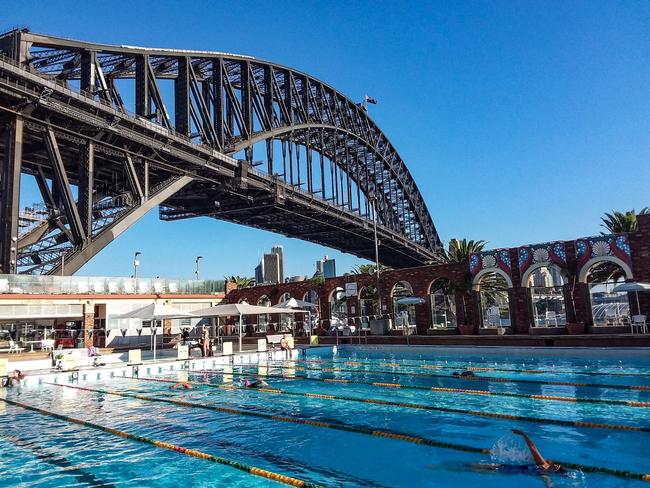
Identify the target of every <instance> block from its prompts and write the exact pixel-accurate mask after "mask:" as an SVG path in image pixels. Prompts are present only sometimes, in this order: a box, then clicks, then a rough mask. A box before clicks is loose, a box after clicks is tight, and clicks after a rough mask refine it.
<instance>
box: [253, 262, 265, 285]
mask: <svg viewBox="0 0 650 488" xmlns="http://www.w3.org/2000/svg"><path fill="white" fill-rule="evenodd" d="M255 283H257V284H258V285H259V284H261V283H264V261H260V264H258V265H257V266H256V267H255Z"/></svg>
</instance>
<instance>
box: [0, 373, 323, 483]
mask: <svg viewBox="0 0 650 488" xmlns="http://www.w3.org/2000/svg"><path fill="white" fill-rule="evenodd" d="M45 384H47V385H55V386H71V385H57V384H56V383H45ZM90 391H93V390H90ZM95 391H100V390H95ZM0 401H3V402H5V403H6V404H9V405H13V406H15V407H20V408H23V409H25V410H29V411H32V412H36V413H39V414H41V415H45V416H47V417H52V418H55V419H57V420H63V421H65V422H69V423H72V424H77V425H81V426H83V427H88V428H91V429H96V430H100V431H102V432H106V433H107V434H112V435H115V436H118V437H122V438H124V439H130V440H133V441H138V442H142V443H144V444H151V445H153V446H156V447H159V448H161V449H167V450H170V451H174V452H178V453H180V454H184V455H186V456H191V457H195V458H199V459H205V460H206V461H211V462H214V463H218V464H223V465H224V466H229V467H231V468H235V469H238V470H239V471H243V472H245V473H249V474H251V475H254V476H260V477H262V478H267V479H270V480H273V481H278V482H280V483H284V484H286V485H290V486H301V487H304V488H322V487H321V485H318V484H316V483H311V482H308V481H304V480H301V479H298V478H292V477H291V476H285V475H283V474H279V473H274V472H272V471H268V470H266V469H261V468H257V467H255V466H249V465H247V464H244V463H240V462H238V461H232V460H230V459H226V458H222V457H219V456H213V455H212V454H208V453H205V452H202V451H197V450H195V449H188V448H185V447H181V446H177V445H175V444H170V443H169V442H163V441H159V440H156V439H150V438H148V437H143V436H139V435H135V434H131V433H129V432H125V431H122V430H118V429H113V428H111V427H106V426H103V425H99V424H95V423H93V422H88V421H87V420H82V419H78V418H74V417H69V416H67V415H63V414H60V413H55V412H50V411H48V410H43V409H42V408H38V407H34V406H32V405H27V404H25V403H21V402H17V401H14V400H9V399H7V398H0Z"/></svg>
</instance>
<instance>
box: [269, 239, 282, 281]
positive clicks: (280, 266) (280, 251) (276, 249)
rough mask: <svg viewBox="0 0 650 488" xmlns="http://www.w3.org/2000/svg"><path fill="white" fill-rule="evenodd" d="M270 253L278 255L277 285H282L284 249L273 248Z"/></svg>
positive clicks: (280, 247) (279, 247)
mask: <svg viewBox="0 0 650 488" xmlns="http://www.w3.org/2000/svg"><path fill="white" fill-rule="evenodd" d="M271 252H272V253H274V254H277V255H278V281H277V282H278V283H284V248H283V247H282V246H278V245H276V246H273V247H272V248H271Z"/></svg>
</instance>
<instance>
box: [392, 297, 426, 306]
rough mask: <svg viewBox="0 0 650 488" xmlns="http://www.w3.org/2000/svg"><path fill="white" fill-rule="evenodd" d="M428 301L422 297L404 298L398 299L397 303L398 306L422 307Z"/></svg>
mask: <svg viewBox="0 0 650 488" xmlns="http://www.w3.org/2000/svg"><path fill="white" fill-rule="evenodd" d="M424 302H426V300H425V299H424V298H420V297H404V298H398V299H397V300H396V301H395V303H397V304H398V305H422V304H423V303H424Z"/></svg>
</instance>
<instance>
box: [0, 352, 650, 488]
mask: <svg viewBox="0 0 650 488" xmlns="http://www.w3.org/2000/svg"><path fill="white" fill-rule="evenodd" d="M467 369H472V371H474V372H475V374H476V375H477V376H478V377H477V378H474V379H464V378H455V377H453V376H452V374H453V373H454V372H461V371H464V370H467ZM260 376H262V377H265V380H266V382H267V383H268V384H269V389H273V390H281V391H282V393H280V392H277V391H258V390H256V389H250V388H231V387H228V388H223V387H222V388H219V386H229V385H230V386H233V385H234V386H240V385H242V380H243V379H250V380H256V379H258V378H259V377H260ZM154 379H157V380H159V381H154ZM333 379H334V380H346V382H341V381H323V380H333ZM160 380H164V381H160ZM185 380H187V381H190V382H192V383H204V385H195V387H194V388H193V389H189V390H186V389H173V390H170V388H169V387H170V386H171V385H172V384H173V382H175V381H185ZM557 383H571V384H557ZM577 383H581V384H589V385H590V386H576V384H577ZM396 384H399V385H402V386H404V387H396V386H395V385H396ZM210 385H211V386H210ZM601 385H602V386H601ZM70 386H82V387H83V388H85V389H77V388H71V387H68V386H64V385H49V384H43V385H39V386H38V387H21V388H17V389H12V390H8V391H6V392H5V393H4V396H5V398H6V399H7V400H10V401H12V402H18V403H21V404H25V405H30V406H34V407H37V408H40V409H42V410H47V411H50V412H54V413H57V414H61V415H64V416H68V417H74V418H76V419H81V420H85V421H89V422H93V423H96V424H100V425H102V426H104V427H110V428H113V429H118V430H120V431H125V432H128V433H131V434H135V435H138V436H142V437H145V438H149V439H156V440H159V441H163V442H167V443H171V444H174V445H179V446H182V447H184V448H188V449H195V450H200V451H202V452H204V453H208V454H210V455H214V456H219V457H221V458H225V459H228V460H232V461H236V462H239V463H243V464H245V465H247V466H254V467H257V468H260V469H263V470H268V471H271V472H274V473H281V474H283V475H287V476H291V477H294V478H297V479H300V480H305V481H308V482H313V483H317V484H320V485H323V486H373V487H374V486H392V487H402V486H403V487H414V486H459V487H469V486H476V485H479V484H480V485H481V486H482V487H503V486H506V485H509V486H513V487H514V486H517V487H518V486H541V487H545V486H557V487H565V486H566V487H605V488H608V487H620V486H637V485H638V486H643V485H646V484H647V483H644V482H643V481H640V480H635V479H629V478H625V477H617V476H613V475H611V474H605V473H594V472H589V470H583V471H581V470H580V469H570V470H568V473H566V474H547V475H544V476H542V475H541V473H540V472H539V471H537V470H535V469H527V468H525V467H521V466H520V467H518V466H519V465H530V464H531V462H532V461H531V457H530V455H529V454H528V450H527V449H526V448H525V446H524V444H523V442H522V441H521V439H520V438H519V437H518V436H516V435H515V434H513V433H512V432H511V429H521V430H523V431H525V432H526V433H527V434H528V435H529V436H530V438H531V439H532V440H533V441H534V442H535V444H536V445H537V447H538V448H539V450H540V451H541V453H542V454H543V455H544V456H545V457H546V458H549V459H552V460H554V461H559V462H565V463H573V464H578V465H585V466H591V467H599V468H608V469H613V470H622V471H631V472H634V473H648V472H650V461H649V460H648V455H647V452H646V446H647V445H648V441H650V355H648V353H646V352H644V351H642V350H637V349H630V350H622V349H619V350H607V351H603V350H598V351H582V350H577V349H573V350H554V349H549V350H545V349H506V348H475V349H473V350H468V349H454V348H433V347H412V348H408V349H407V348H405V347H393V348H390V347H383V348H380V347H374V348H371V347H362V346H359V347H356V346H355V347H351V346H346V347H339V348H338V351H337V352H336V353H335V354H334V353H333V351H332V348H331V347H322V348H314V349H310V350H308V351H306V354H304V355H301V356H300V359H299V360H297V361H272V362H268V363H266V364H263V365H260V366H259V367H258V366H256V365H244V366H233V367H230V368H226V370H225V371H224V370H219V369H217V370H215V371H211V372H192V371H185V372H178V371H177V372H170V373H167V374H162V375H156V376H155V377H151V379H149V377H147V376H143V375H142V374H141V375H140V378H138V379H131V378H123V379H122V378H120V379H111V380H106V381H87V382H81V383H79V384H77V383H73V384H70ZM406 386H408V387H417V388H406ZM639 387H648V388H647V389H643V388H639ZM431 388H436V389H437V390H431ZM114 392H119V393H122V394H123V396H120V395H115V394H112V393H114ZM133 394H138V395H140V396H141V398H135V397H133V396H127V395H133ZM513 394H514V395H513ZM308 395H311V396H308ZM313 395H320V396H313ZM327 396H330V397H327ZM142 397H144V398H142ZM331 397H339V398H331ZM341 397H345V399H341ZM550 397H561V398H563V399H564V400H558V399H553V398H550ZM569 398H570V399H575V398H578V399H587V401H568V400H567V399H569ZM152 399H159V400H164V401H153V400H152ZM353 399H355V400H356V401H353ZM361 400H366V401H367V402H362V401H361ZM174 401H182V402H185V405H179V404H178V403H176V404H175V403H173V402H174ZM369 402H370V403H369ZM380 402H385V403H388V404H381V403H380ZM629 402H632V403H629ZM644 402H649V403H647V405H644ZM188 403H191V404H194V405H187V404H188ZM196 404H200V405H203V406H211V407H216V408H217V410H210V409H206V408H199V407H197V406H196ZM398 404H400V405H398ZM417 406H424V408H416V407H417ZM218 409H221V410H218ZM459 410H460V411H459ZM467 412H472V414H468V413H467ZM259 413H261V414H262V416H256V415H257V414H259ZM486 414H489V415H496V417H491V416H483V415H486ZM503 416H515V417H517V418H516V419H513V418H503ZM531 418H533V419H531ZM289 420H297V422H293V421H289ZM533 420H534V421H533ZM304 421H308V422H311V421H316V422H313V423H318V424H319V425H308V424H304V423H300V422H304ZM558 421H559V423H558ZM573 422H586V423H593V424H607V425H608V426H613V427H615V428H604V427H603V426H602V425H601V426H600V427H593V426H587V425H575V424H573ZM628 428H631V429H635V430H628ZM373 433H374V435H371V434H373ZM465 448H467V449H469V450H462V449H465ZM479 449H483V450H484V452H473V451H474V450H479ZM488 450H489V452H488ZM495 466H500V467H498V468H495ZM221 484H225V485H226V486H235V487H237V486H242V487H243V486H246V487H250V486H254V487H257V486H281V485H280V484H279V483H278V482H276V481H272V480H269V479H266V478H262V477H259V476H254V475H252V474H250V473H248V472H245V471H241V470H238V469H233V468H232V467H230V466H226V465H222V464H217V463H213V462H209V461H207V460H205V459H200V458H195V457H190V456H186V455H183V454H181V453H178V452H174V451H171V450H168V449H162V448H160V447H157V446H154V445H151V444H146V443H142V442H137V441H135V440H131V439H128V438H122V437H119V436H116V435H112V434H110V433H107V432H103V431H101V430H96V429H92V428H89V427H87V426H83V425H78V424H73V423H70V422H68V421H66V420H63V419H58V418H52V417H49V416H46V415H43V414H42V413H40V412H35V411H30V410H26V409H24V408H21V407H19V406H16V405H14V404H7V403H5V402H1V401H0V486H11V487H62V486H103V487H111V486H129V487H132V486H134V487H138V486H142V487H145V486H146V487H158V486H159V487H168V486H179V485H183V486H187V487H204V486H206V487H207V486H215V485H221Z"/></svg>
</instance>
